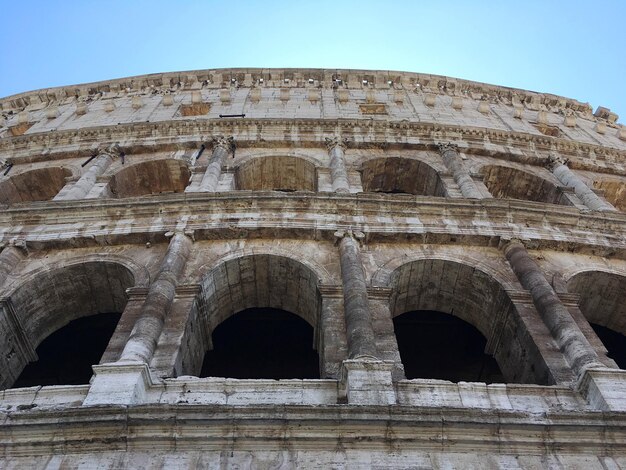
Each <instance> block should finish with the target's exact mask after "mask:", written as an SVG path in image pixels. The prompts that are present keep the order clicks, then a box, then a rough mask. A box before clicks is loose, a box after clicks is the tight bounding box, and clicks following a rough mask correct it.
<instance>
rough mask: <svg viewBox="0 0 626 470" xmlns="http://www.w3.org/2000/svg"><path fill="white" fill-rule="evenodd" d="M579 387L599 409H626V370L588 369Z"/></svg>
mask: <svg viewBox="0 0 626 470" xmlns="http://www.w3.org/2000/svg"><path fill="white" fill-rule="evenodd" d="M577 389H578V391H579V392H580V393H581V394H582V395H583V396H584V397H585V398H586V399H587V401H588V402H589V404H590V405H591V406H593V407H594V408H596V409H598V410H602V411H626V370H619V369H608V368H606V369H588V370H586V371H585V373H584V374H583V376H582V378H581V379H580V381H579V383H578V387H577Z"/></svg>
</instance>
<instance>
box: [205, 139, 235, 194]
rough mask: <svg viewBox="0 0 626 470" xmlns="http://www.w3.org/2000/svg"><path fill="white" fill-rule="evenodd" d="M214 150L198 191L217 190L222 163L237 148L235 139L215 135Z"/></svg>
mask: <svg viewBox="0 0 626 470" xmlns="http://www.w3.org/2000/svg"><path fill="white" fill-rule="evenodd" d="M212 145H213V152H212V153H211V157H210V158H209V165H208V166H207V167H206V171H205V172H204V176H203V177H202V181H201V182H200V186H199V187H198V189H197V190H196V191H200V192H209V193H214V192H216V191H217V185H218V183H219V179H220V175H221V174H222V165H223V164H224V159H225V158H226V157H227V156H228V154H229V153H232V152H233V151H234V150H235V141H234V139H233V138H232V137H215V138H214V139H213V141H212Z"/></svg>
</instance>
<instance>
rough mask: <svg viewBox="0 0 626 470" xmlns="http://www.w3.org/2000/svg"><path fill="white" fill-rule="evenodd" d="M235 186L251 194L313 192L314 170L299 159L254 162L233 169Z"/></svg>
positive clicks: (259, 159) (314, 185)
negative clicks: (257, 192)
mask: <svg viewBox="0 0 626 470" xmlns="http://www.w3.org/2000/svg"><path fill="white" fill-rule="evenodd" d="M235 183H236V187H237V189H244V190H254V191H259V190H266V191H268V190H269V191H289V192H291V191H317V168H316V166H315V165H314V164H313V163H311V162H310V161H308V160H305V159H303V158H301V157H293V156H284V155H282V156H266V157H260V158H254V159H250V160H248V161H246V162H244V163H242V164H240V165H238V166H237V168H236V170H235Z"/></svg>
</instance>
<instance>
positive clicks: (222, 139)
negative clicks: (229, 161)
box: [208, 135, 236, 153]
mask: <svg viewBox="0 0 626 470" xmlns="http://www.w3.org/2000/svg"><path fill="white" fill-rule="evenodd" d="M208 143H209V144H210V145H211V147H213V149H216V148H222V149H224V150H226V151H227V152H229V153H232V152H234V151H235V148H236V145H235V138H234V137H233V136H232V135H231V136H223V135H218V136H214V137H213V138H211V140H210V141H209V142H208Z"/></svg>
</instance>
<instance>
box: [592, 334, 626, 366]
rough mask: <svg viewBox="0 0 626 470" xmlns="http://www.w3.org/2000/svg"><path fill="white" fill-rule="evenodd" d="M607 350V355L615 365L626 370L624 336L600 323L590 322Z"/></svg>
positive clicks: (625, 337)
mask: <svg viewBox="0 0 626 470" xmlns="http://www.w3.org/2000/svg"><path fill="white" fill-rule="evenodd" d="M591 327H592V328H593V331H594V332H595V333H596V334H597V335H598V338H600V341H602V344H604V347H605V348H606V350H607V356H608V357H610V358H611V359H613V360H614V361H615V364H617V367H619V368H620V369H624V370H626V336H624V335H623V334H621V333H618V332H617V331H613V330H612V329H610V328H607V327H605V326H602V325H596V324H595V323H591Z"/></svg>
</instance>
